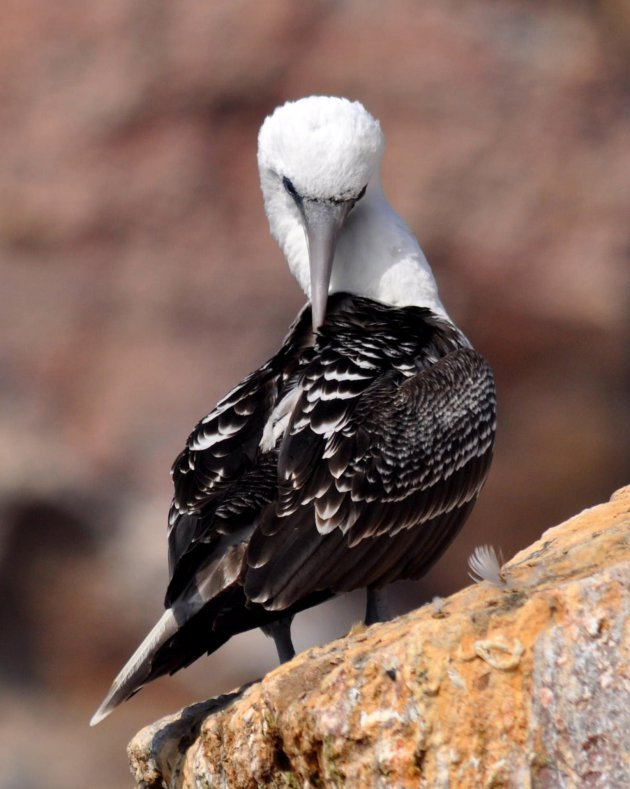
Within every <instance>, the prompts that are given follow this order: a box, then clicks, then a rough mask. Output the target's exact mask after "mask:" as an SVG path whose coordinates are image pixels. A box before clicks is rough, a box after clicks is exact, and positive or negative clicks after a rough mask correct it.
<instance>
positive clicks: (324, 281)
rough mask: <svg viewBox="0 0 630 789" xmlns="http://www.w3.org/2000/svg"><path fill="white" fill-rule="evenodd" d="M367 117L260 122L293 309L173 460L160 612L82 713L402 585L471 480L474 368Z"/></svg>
mask: <svg viewBox="0 0 630 789" xmlns="http://www.w3.org/2000/svg"><path fill="white" fill-rule="evenodd" d="M383 145H384V141H383V134H382V132H381V128H380V125H379V123H378V121H376V120H375V119H374V118H373V117H372V116H371V115H370V114H369V113H368V112H367V110H365V108H364V107H363V106H362V105H361V104H360V103H358V102H350V101H348V100H347V99H342V98H330V97H322V96H312V97H309V98H305V99H301V100H300V101H296V102H289V103H287V104H285V105H283V106H282V107H279V108H278V109H276V110H275V111H274V112H273V114H272V115H270V116H269V117H268V118H267V119H266V120H265V122H264V123H263V125H262V128H261V130H260V134H259V138H258V166H259V171H260V180H261V187H262V192H263V198H264V204H265V210H266V213H267V217H268V219H269V225H270V229H271V233H272V235H273V237H274V238H275V239H276V241H277V242H278V244H279V245H280V247H281V249H282V251H283V252H284V254H285V257H286V258H287V261H288V264H289V267H290V269H291V271H292V273H293V274H294V276H295V278H296V279H297V281H298V283H299V284H300V285H301V287H302V288H303V290H304V292H305V293H306V295H307V297H308V299H309V301H308V303H307V304H306V305H305V306H304V308H303V309H302V310H301V311H300V313H299V314H298V316H297V318H296V319H295V321H294V323H293V325H292V326H291V328H290V329H289V332H288V334H287V337H286V339H285V341H284V343H283V345H282V347H281V348H280V350H279V351H278V353H277V354H276V355H275V356H273V357H272V358H271V359H270V360H269V361H268V362H266V363H265V364H263V365H262V367H260V368H259V369H258V370H256V371H255V372H253V373H252V374H251V375H249V376H247V377H246V378H245V379H244V380H243V381H242V382H241V383H239V384H238V385H237V386H236V387H235V388H234V389H233V390H232V391H231V392H230V393H229V394H228V395H227V396H226V397H224V398H223V400H221V401H220V402H219V404H218V405H217V406H216V408H215V409H214V410H213V411H212V412H211V413H210V414H208V416H206V417H205V418H204V419H202V420H201V421H200V422H199V424H198V425H197V426H196V427H195V429H194V430H193V432H192V433H191V435H190V437H189V438H188V441H187V443H186V447H185V449H184V450H183V452H182V453H181V454H180V455H179V457H178V458H177V459H176V460H175V463H174V466H173V469H172V477H173V482H174V487H175V494H174V498H173V502H172V506H171V510H170V518H169V532H168V553H169V570H170V580H169V583H168V588H167V591H166V600H165V607H166V610H165V612H164V614H163V615H162V617H161V618H160V619H159V621H158V622H157V624H156V625H155V627H154V628H153V629H152V630H151V632H150V633H149V634H148V636H147V637H146V638H145V640H144V641H143V642H142V644H141V645H140V646H139V647H138V649H137V651H136V652H135V653H134V655H133V656H132V657H131V658H130V660H129V662H128V663H127V665H126V666H125V667H124V668H123V669H122V671H121V672H120V674H119V675H118V677H117V678H116V680H115V681H114V684H113V685H112V688H111V690H110V691H109V693H108V694H107V696H106V698H105V700H104V701H103V703H102V705H101V706H100V707H99V709H98V711H97V712H96V713H95V715H94V717H93V718H92V721H91V722H92V724H93V725H94V724H95V723H98V722H99V721H100V720H102V719H103V718H104V717H105V716H106V715H108V714H109V713H110V712H111V710H112V709H113V708H114V707H115V706H116V705H118V704H119V703H120V702H122V701H124V700H125V699H128V698H129V697H130V696H132V695H133V694H134V693H136V692H137V691H138V690H139V689H140V688H141V687H142V686H143V685H145V684H146V683H147V682H150V681H151V680H153V679H156V678H157V677H159V676H161V675H163V674H167V673H170V674H172V673H173V672H175V671H178V670H179V669H181V668H183V667H184V666H188V665H189V664H190V663H192V662H193V661H194V660H196V659H197V658H198V657H200V656H201V655H203V654H204V653H212V652H214V651H215V650H216V649H218V648H219V647H220V646H221V645H222V644H224V643H225V642H226V641H227V640H228V639H229V638H230V637H231V636H233V635H235V634H236V633H240V632H243V631H245V630H250V629H252V628H256V627H260V628H262V629H263V630H264V631H265V632H266V633H267V634H269V635H272V636H273V637H274V639H275V641H276V646H277V649H278V654H279V657H280V659H281V660H287V659H290V658H291V657H292V656H293V655H294V650H293V645H292V643H291V637H290V625H291V620H292V618H293V616H294V615H295V614H296V613H297V612H299V611H302V610H304V609H305V608H308V607H310V606H313V605H316V604H317V603H320V602H322V601H323V600H326V599H328V598H330V597H332V596H334V595H338V594H341V593H343V592H347V591H350V590H352V589H357V588H367V590H368V606H367V612H366V622H368V623H371V622H373V621H376V620H378V619H379V618H382V617H383V615H384V606H383V599H382V593H381V590H382V589H383V587H384V586H385V585H386V584H389V583H391V582H392V581H396V580H398V579H401V578H419V577H420V576H422V575H423V574H424V573H425V572H426V571H427V570H428V569H429V567H431V565H432V564H433V563H434V562H435V561H436V560H437V559H438V557H439V556H440V555H441V554H442V552H443V551H444V550H445V548H446V547H447V546H448V545H449V543H450V542H451V541H452V540H453V538H454V536H455V535H456V533H457V532H458V531H459V529H460V527H461V526H462V524H463V523H464V521H465V519H466V517H467V516H468V514H469V513H470V511H471V509H472V507H473V505H474V503H475V501H476V499H477V496H478V494H479V491H480V490H481V488H482V486H483V484H484V481H485V479H486V476H487V473H488V469H489V466H490V461H491V457H492V450H493V443H494V433H495V387H494V382H493V376H492V372H491V370H490V367H489V366H488V364H487V362H486V361H485V360H484V359H483V358H482V356H481V355H480V354H479V353H477V352H476V351H475V350H473V348H472V346H471V344H470V343H469V341H468V340H467V339H466V337H465V336H464V335H463V334H462V332H461V331H460V330H459V329H458V328H457V327H456V326H455V325H454V324H453V322H452V321H451V320H450V318H449V317H448V315H447V313H446V311H445V309H444V307H443V306H442V303H441V301H440V299H439V296H438V291H437V287H436V283H435V280H434V278H433V274H432V272H431V269H430V267H429V265H428V263H427V261H426V259H425V257H424V255H423V253H422V251H421V249H420V247H419V245H418V242H417V241H416V239H415V238H414V236H413V235H412V233H411V232H410V230H409V228H408V227H407V225H406V224H405V223H404V222H403V220H402V219H401V218H400V217H399V216H398V215H397V214H396V213H395V212H394V211H393V209H392V208H391V207H390V205H389V204H388V202H387V201H386V199H385V197H384V195H383V192H382V188H381V183H380V177H379V169H380V164H381V158H382V154H383Z"/></svg>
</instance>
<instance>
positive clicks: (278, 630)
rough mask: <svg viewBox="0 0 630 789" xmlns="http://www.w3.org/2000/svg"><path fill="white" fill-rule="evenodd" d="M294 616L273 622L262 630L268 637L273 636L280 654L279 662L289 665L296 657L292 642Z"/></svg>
mask: <svg viewBox="0 0 630 789" xmlns="http://www.w3.org/2000/svg"><path fill="white" fill-rule="evenodd" d="M292 621H293V617H292V616H287V617H286V618H285V619H278V621H277V622H272V623H271V624H269V625H264V626H263V627H261V628H260V629H261V630H262V631H263V633H264V634H265V635H266V636H271V638H273V640H274V643H275V645H276V650H277V652H278V660H279V661H280V662H281V663H288V661H289V660H293V658H294V657H295V648H294V646H293V641H292V640H291V622H292Z"/></svg>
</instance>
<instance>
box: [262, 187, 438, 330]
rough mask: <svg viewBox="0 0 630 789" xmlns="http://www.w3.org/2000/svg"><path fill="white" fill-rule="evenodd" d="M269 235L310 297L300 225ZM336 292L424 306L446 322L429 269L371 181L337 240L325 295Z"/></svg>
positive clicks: (289, 224) (398, 304) (293, 223)
mask: <svg viewBox="0 0 630 789" xmlns="http://www.w3.org/2000/svg"><path fill="white" fill-rule="evenodd" d="M287 220H288V218H287ZM272 230H275V231H276V232H274V235H275V236H276V238H277V240H278V241H279V243H280V246H281V247H282V249H283V251H284V253H285V255H286V257H287V260H288V263H289V267H290V269H291V272H292V273H293V275H294V277H295V278H296V279H297V281H298V283H299V284H300V286H301V287H302V289H303V290H304V292H305V293H306V295H307V296H308V297H310V272H309V262H308V248H307V244H306V238H305V234H304V230H303V228H302V225H301V224H300V223H299V222H298V221H296V220H295V219H293V220H292V221H287V222H286V224H285V225H284V226H283V227H281V228H280V227H276V228H273V225H272ZM339 291H346V292H348V293H352V294H354V295H356V296H366V297H367V298H371V299H374V300H376V301H379V302H381V303H383V304H388V305H391V306H395V307H408V306H417V307H428V308H429V309H431V310H432V311H433V312H435V313H436V314H438V315H441V316H443V317H445V318H447V319H448V315H447V314H446V311H445V309H444V307H443V305H442V302H441V301H440V298H439V295H438V290H437V285H436V282H435V278H434V276H433V272H432V271H431V267H430V266H429V264H428V262H427V260H426V258H425V256H424V254H423V252H422V250H421V248H420V246H419V244H418V242H417V241H416V239H415V238H414V236H413V234H412V233H411V231H410V230H409V228H408V227H407V225H406V224H405V222H404V221H403V220H402V219H401V218H400V217H399V216H398V214H396V212H395V211H394V210H393V209H392V208H391V206H390V205H389V203H388V202H387V200H386V199H385V196H384V195H383V192H382V190H381V187H380V184H379V183H378V182H377V183H373V182H370V186H369V188H368V191H367V193H366V195H365V197H364V198H363V199H362V200H361V201H360V202H359V203H357V205H356V207H355V208H354V210H353V212H352V214H351V215H350V216H349V217H348V219H347V220H346V223H345V225H344V227H343V229H342V231H341V233H340V235H339V239H338V242H337V249H336V253H335V261H334V264H333V271H332V277H331V282H330V292H331V293H336V292H339Z"/></svg>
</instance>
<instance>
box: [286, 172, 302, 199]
mask: <svg viewBox="0 0 630 789" xmlns="http://www.w3.org/2000/svg"><path fill="white" fill-rule="evenodd" d="M282 184H283V186H284V188H285V189H286V190H287V192H288V193H289V194H290V195H291V197H292V198H293V199H294V200H299V199H300V195H299V194H298V190H297V189H296V188H295V186H293V183H292V182H291V180H290V179H289V178H287V177H286V175H285V176H284V177H283V178H282Z"/></svg>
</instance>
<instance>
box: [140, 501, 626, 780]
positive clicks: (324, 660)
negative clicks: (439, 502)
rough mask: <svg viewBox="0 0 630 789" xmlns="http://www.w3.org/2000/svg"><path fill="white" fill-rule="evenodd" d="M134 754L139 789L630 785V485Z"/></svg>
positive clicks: (147, 734)
mask: <svg viewBox="0 0 630 789" xmlns="http://www.w3.org/2000/svg"><path fill="white" fill-rule="evenodd" d="M502 577H503V578H504V579H505V582H504V583H503V584H500V585H498V586H497V585H491V584H489V583H488V582H481V583H479V584H477V585H472V586H469V587H467V588H466V589H463V590H462V591H460V592H458V593H457V594H454V595H453V596H451V597H449V598H447V599H444V600H442V601H440V602H439V603H437V602H436V603H435V604H434V605H428V606H424V607H423V608H421V609H419V610H417V611H414V612H412V613H410V614H408V615H406V616H402V617H399V618H397V619H396V620H394V621H392V622H388V623H385V624H380V625H375V626H373V627H370V628H368V629H366V628H363V627H356V628H354V629H353V631H352V632H351V633H350V634H349V635H348V636H347V637H346V638H344V639H340V640H338V641H335V642H333V643H331V644H328V645H326V646H324V647H321V648H314V649H310V650H307V651H306V652H303V653H302V654H300V655H298V656H297V657H296V658H295V659H294V660H293V661H291V662H290V663H288V664H285V665H283V666H280V667H279V668H278V669H276V670H275V671H272V672H271V673H269V674H268V675H267V676H266V677H264V679H262V680H261V681H260V682H257V683H255V684H252V685H251V686H249V687H247V688H245V689H242V690H241V691H237V692H235V693H233V694H230V695H228V696H224V697H221V698H219V699H214V700H211V701H209V702H205V703H203V704H198V705H195V706H193V707H189V708H187V709H185V710H183V711H181V712H180V713H178V714H176V715H174V716H171V717H168V718H164V719H163V720H161V721H158V722H157V723H155V724H153V725H152V726H148V727H147V728H145V729H144V730H143V731H141V732H140V733H139V734H138V735H137V736H136V737H135V738H134V739H133V741H132V742H131V743H130V745H129V756H130V760H131V767H132V772H133V774H134V775H135V779H136V782H137V785H138V786H140V787H158V786H166V787H178V789H179V788H181V789H184V787H186V788H188V787H193V786H195V787H196V786H211V787H215V786H217V787H218V786H221V787H226V786H227V787H233V788H235V789H236V788H237V787H238V789H250V788H251V789H254V787H259V786H272V787H322V786H334V787H342V786H351V787H359V786H360V787H450V786H457V787H497V786H518V787H528V786H536V787H577V786H580V787H582V786H588V787H621V786H630V759H629V756H628V754H629V753H630V735H629V732H630V659H629V658H630V655H629V651H630V640H629V637H628V636H629V632H630V591H629V590H630V486H629V487H626V488H624V489H622V490H620V491H618V492H617V493H616V494H615V495H614V496H613V497H612V499H611V500H610V502H608V503H606V504H602V505H600V506H597V507H594V508H592V509H589V510H585V511H584V512H582V513H581V514H579V515H577V516H575V517H574V518H571V519H570V520H568V521H566V522H565V523H563V524H561V525H560V526H556V527H555V528H552V529H549V530H548V531H546V532H545V533H544V534H543V535H542V537H541V538H540V540H538V542H536V543H535V544H533V545H531V546H530V547H529V548H527V549H526V550H523V551H521V552H520V553H518V554H517V555H516V556H515V557H514V558H513V559H512V560H511V561H510V562H508V563H507V564H506V565H505V566H504V568H503V573H502Z"/></svg>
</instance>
